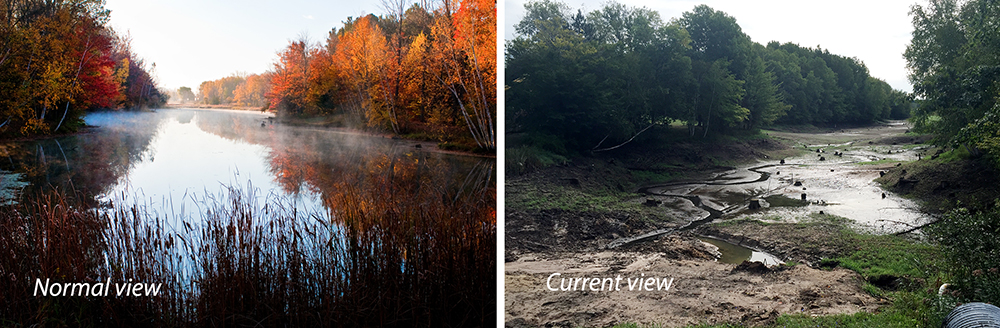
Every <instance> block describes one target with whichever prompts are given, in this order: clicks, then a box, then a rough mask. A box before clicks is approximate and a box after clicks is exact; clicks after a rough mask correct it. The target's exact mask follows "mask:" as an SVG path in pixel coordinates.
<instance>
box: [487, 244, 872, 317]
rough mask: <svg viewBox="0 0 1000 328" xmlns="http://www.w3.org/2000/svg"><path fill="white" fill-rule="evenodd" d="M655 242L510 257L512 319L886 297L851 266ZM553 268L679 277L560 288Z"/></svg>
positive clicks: (775, 312) (818, 304)
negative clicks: (868, 287) (764, 259)
mask: <svg viewBox="0 0 1000 328" xmlns="http://www.w3.org/2000/svg"><path fill="white" fill-rule="evenodd" d="M650 244H652V245H646V247H644V248H642V249H635V250H630V251H603V252H597V253H561V254H544V255H543V254H538V255H537V256H535V255H527V256H522V257H521V258H519V259H518V260H517V261H514V262H508V263H506V265H505V271H506V275H505V277H504V283H505V285H504V286H505V305H504V308H505V309H506V313H505V320H506V326H508V327H542V326H553V327H607V326H612V325H615V324H618V323H622V322H633V323H640V324H654V323H655V324H659V325H664V326H667V327H682V326H686V325H691V324H699V323H724V322H740V323H745V324H755V323H767V322H771V321H773V320H774V319H775V318H777V317H778V316H779V315H780V314H786V313H802V314H808V315H827V314H838V313H854V312H857V311H872V310H874V309H876V308H878V306H880V304H882V303H881V301H880V300H878V299H875V298H873V297H872V296H870V295H869V294H868V293H866V292H865V291H864V290H863V289H862V288H861V278H860V276H858V274H857V273H855V272H853V271H850V270H847V269H842V268H837V269H834V270H829V271H828V270H822V269H814V268H811V267H809V266H806V265H796V266H793V267H778V268H777V269H773V270H772V269H767V268H766V267H763V266H753V265H734V264H726V263H721V262H716V261H714V255H713V254H712V253H711V252H710V249H711V247H710V245H708V244H706V243H703V242H701V241H700V240H698V239H697V238H695V237H694V236H692V235H690V234H683V235H673V236H669V237H664V238H662V239H660V240H657V241H654V242H651V243H650ZM657 250H658V251H657ZM553 273H560V276H558V277H559V278H573V277H622V278H623V279H629V278H646V277H653V278H658V279H664V278H668V279H672V284H671V286H670V289H669V290H653V291H647V290H643V291H635V290H629V289H628V288H625V287H623V288H622V289H621V290H605V291H600V290H598V291H591V290H586V291H583V290H570V291H563V290H557V291H553V290H551V289H550V288H549V287H550V286H551V287H553V288H556V289H559V287H556V285H557V284H558V283H559V281H558V280H555V281H552V280H550V279H549V278H550V277H551V276H552V274H553ZM622 284H623V286H624V284H625V283H624V282H623V283H622Z"/></svg>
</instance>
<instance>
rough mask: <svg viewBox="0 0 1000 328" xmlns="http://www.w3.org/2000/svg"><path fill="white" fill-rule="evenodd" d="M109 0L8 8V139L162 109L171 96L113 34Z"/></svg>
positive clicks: (0, 71) (3, 59)
mask: <svg viewBox="0 0 1000 328" xmlns="http://www.w3.org/2000/svg"><path fill="white" fill-rule="evenodd" d="M110 13H111V12H110V10H107V9H105V8H104V1H102V0H67V1H44V0H4V1H0V135H3V136H5V137H17V136H31V135H38V134H49V133H65V132H72V131H75V130H76V129H77V128H78V127H80V126H82V125H83V124H84V123H83V119H82V117H83V115H84V114H85V113H86V111H88V110H95V109H123V108H124V109H139V108H150V107H158V106H161V105H163V104H164V103H165V102H166V96H165V95H164V94H162V93H161V92H160V91H159V90H158V89H157V87H156V81H155V78H154V76H153V74H152V71H153V70H154V69H155V66H156V64H153V65H150V66H147V65H146V63H145V61H144V60H143V59H142V58H140V57H139V56H137V55H136V54H135V53H133V52H132V49H131V44H130V42H131V40H130V38H129V36H128V35H127V34H126V35H121V34H119V33H116V32H115V31H114V30H112V29H111V28H110V27H108V20H109V16H110Z"/></svg>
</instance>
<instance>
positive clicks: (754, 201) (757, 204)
mask: <svg viewBox="0 0 1000 328" xmlns="http://www.w3.org/2000/svg"><path fill="white" fill-rule="evenodd" d="M750 209H751V210H757V209H760V199H751V200H750Z"/></svg>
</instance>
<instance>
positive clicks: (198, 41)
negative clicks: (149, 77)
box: [105, 0, 383, 92]
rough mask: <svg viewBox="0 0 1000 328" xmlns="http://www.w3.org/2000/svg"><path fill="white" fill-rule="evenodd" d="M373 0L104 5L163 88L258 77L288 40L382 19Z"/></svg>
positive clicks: (316, 37) (174, 0) (146, 0)
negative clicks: (345, 23)
mask: <svg viewBox="0 0 1000 328" xmlns="http://www.w3.org/2000/svg"><path fill="white" fill-rule="evenodd" d="M379 3H380V2H379V1H378V0H364V1H345V0H337V1H318V0H280V1H277V0H243V1H238V0H140V1H137V0H107V3H106V5H105V7H106V8H107V9H110V10H111V23H110V25H111V26H112V27H113V28H115V29H116V30H117V31H119V33H124V32H126V31H128V32H130V33H131V35H132V50H133V51H134V52H136V53H137V54H138V55H139V56H141V57H142V58H144V59H145V60H146V63H147V66H148V65H149V64H152V63H156V71H155V73H154V75H155V76H157V77H158V79H159V82H160V86H161V87H163V88H165V89H177V88H178V87H181V86H187V87H191V88H192V89H194V90H195V92H197V90H198V85H199V84H201V82H203V81H208V80H215V79H219V78H223V77H226V76H229V75H231V74H233V73H236V72H245V73H262V72H264V71H266V70H268V69H270V67H271V64H272V63H273V62H274V61H275V60H276V59H277V55H276V53H277V52H278V50H281V49H283V48H284V47H285V46H287V45H288V41H289V40H290V39H295V38H297V37H298V36H299V35H300V34H303V33H306V34H307V35H308V36H309V39H310V40H311V41H313V42H321V43H325V42H326V36H327V33H328V32H329V31H330V30H331V29H332V28H334V27H337V28H340V27H342V26H343V23H342V22H343V21H344V20H346V19H347V17H348V16H351V17H355V18H357V17H361V16H363V15H367V14H369V13H373V14H375V15H381V14H382V13H383V9H382V8H381V6H380V5H379Z"/></svg>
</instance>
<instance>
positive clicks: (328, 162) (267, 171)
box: [0, 109, 495, 217]
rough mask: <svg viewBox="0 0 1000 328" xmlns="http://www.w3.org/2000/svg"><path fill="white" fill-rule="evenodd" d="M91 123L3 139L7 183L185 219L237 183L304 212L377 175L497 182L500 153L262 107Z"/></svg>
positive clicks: (99, 118)
mask: <svg viewBox="0 0 1000 328" xmlns="http://www.w3.org/2000/svg"><path fill="white" fill-rule="evenodd" d="M85 119H86V121H87V124H89V125H94V126H99V128H97V129H95V130H94V131H90V132H86V133H83V134H79V135H75V136H69V137H61V138H54V139H46V140H37V141H30V142H13V143H8V144H5V145H0V156H5V157H7V161H2V158H0V170H5V171H8V172H16V173H17V174H18V175H17V176H13V175H4V176H3V177H4V179H3V181H4V183H3V184H4V185H7V184H9V183H10V182H12V181H23V182H24V183H25V184H26V185H19V184H14V185H13V186H14V187H15V188H17V187H21V188H23V192H25V193H33V192H37V191H40V190H45V189H50V188H57V189H64V190H65V189H75V190H78V191H82V192H83V193H84V194H88V195H94V196H96V197H97V199H98V200H100V201H103V202H104V203H105V205H107V204H108V203H109V202H110V203H113V202H114V199H116V198H127V199H135V200H137V201H143V202H146V203H148V204H147V205H152V206H150V207H151V208H152V209H154V210H156V209H160V210H162V211H171V212H172V213H174V214H180V215H182V216H185V217H192V216H198V215H200V214H199V208H198V204H197V202H196V201H195V200H196V199H198V198H201V197H203V196H205V195H211V194H217V193H220V192H223V191H224V190H225V189H226V187H228V186H253V188H256V189H258V190H259V192H257V194H258V195H264V196H266V195H268V194H272V193H273V194H276V195H279V196H288V197H291V198H293V199H294V200H295V203H296V207H299V208H300V209H301V210H303V211H317V210H319V211H328V209H329V208H331V207H333V206H337V204H335V203H333V200H332V199H333V198H335V197H334V196H335V195H336V194H337V193H338V192H340V190H342V189H343V187H344V186H345V185H352V186H355V187H360V188H363V189H365V188H371V189H376V190H378V189H380V188H382V189H384V188H385V186H384V185H383V184H381V183H380V182H378V180H379V179H374V178H373V177H374V176H375V175H385V177H386V178H388V179H393V180H405V181H408V183H412V184H413V186H414V188H416V189H414V190H409V191H407V192H411V193H414V194H423V193H419V192H417V190H418V189H420V188H436V189H437V190H436V192H435V193H432V194H438V195H445V194H449V195H452V196H439V197H454V195H455V194H456V193H460V192H471V191H476V192H482V191H483V190H486V189H491V188H495V187H494V185H495V180H493V172H492V170H493V169H494V164H493V163H494V160H492V159H480V158H472V157H462V156H451V155H445V154H440V153H433V152H426V151H422V150H420V149H417V148H414V147H413V146H412V143H410V142H406V141H398V140H391V139H388V138H383V137H379V136H369V135H363V134H359V133H355V132H352V131H348V130H329V129H315V128H307V127H293V126H284V125H280V124H276V123H275V122H274V120H273V119H271V118H270V116H269V115H267V114H262V113H257V112H234V111H213V110H190V109H178V110H160V111H158V112H155V113H127V112H126V113H122V112H108V113H93V114H90V115H88V116H87V117H86V118H85ZM483 168H488V169H486V170H484V169H483ZM384 192H391V191H389V190H385V191H384ZM123 196H124V197H123ZM436 197H437V196H436ZM324 208H325V209H327V210H324Z"/></svg>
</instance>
